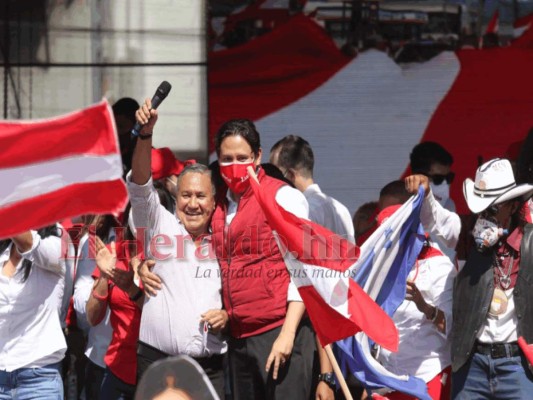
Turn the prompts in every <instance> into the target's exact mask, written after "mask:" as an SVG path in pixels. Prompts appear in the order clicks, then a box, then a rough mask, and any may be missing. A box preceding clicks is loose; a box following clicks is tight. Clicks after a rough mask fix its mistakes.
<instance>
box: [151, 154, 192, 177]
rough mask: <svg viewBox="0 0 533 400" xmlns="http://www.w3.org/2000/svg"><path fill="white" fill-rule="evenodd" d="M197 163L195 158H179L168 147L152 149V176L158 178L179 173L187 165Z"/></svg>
mask: <svg viewBox="0 0 533 400" xmlns="http://www.w3.org/2000/svg"><path fill="white" fill-rule="evenodd" d="M195 163H196V161H195V160H187V161H185V162H182V161H180V160H178V159H177V158H176V157H175V156H174V153H172V150H170V149H169V148H168V147H161V148H160V149H152V178H153V179H154V180H158V179H162V178H167V177H169V176H170V175H179V174H180V173H181V171H183V169H184V168H185V167H186V166H188V165H191V164H195Z"/></svg>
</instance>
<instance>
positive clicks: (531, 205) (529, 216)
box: [523, 200, 533, 224]
mask: <svg viewBox="0 0 533 400" xmlns="http://www.w3.org/2000/svg"><path fill="white" fill-rule="evenodd" d="M523 211H524V215H525V216H526V221H527V222H528V223H529V224H531V223H533V202H532V201H531V200H529V201H526V203H525V204H524V210H523Z"/></svg>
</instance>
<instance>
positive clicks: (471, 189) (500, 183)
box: [463, 158, 533, 214]
mask: <svg viewBox="0 0 533 400" xmlns="http://www.w3.org/2000/svg"><path fill="white" fill-rule="evenodd" d="M463 194H464V196H465V200H466V204H468V208H469V209H470V211H472V212H473V213H474V214H477V213H480V212H482V211H484V210H486V209H487V208H488V207H490V206H491V205H493V204H500V203H503V202H505V201H507V200H511V199H515V198H517V197H523V199H524V201H525V200H526V199H528V198H529V197H531V195H532V194H533V185H530V184H523V185H518V186H517V185H516V181H515V179H514V174H513V168H512V167H511V163H510V162H509V160H506V159H503V158H495V159H494V160H490V161H487V162H486V163H485V164H483V165H482V166H481V167H479V168H478V169H477V171H476V181H475V183H474V182H473V181H472V179H470V178H467V179H466V180H465V181H464V183H463Z"/></svg>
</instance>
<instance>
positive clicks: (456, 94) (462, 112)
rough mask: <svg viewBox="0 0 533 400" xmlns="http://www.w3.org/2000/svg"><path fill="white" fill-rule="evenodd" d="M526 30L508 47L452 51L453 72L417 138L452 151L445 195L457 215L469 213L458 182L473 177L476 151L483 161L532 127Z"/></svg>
mask: <svg viewBox="0 0 533 400" xmlns="http://www.w3.org/2000/svg"><path fill="white" fill-rule="evenodd" d="M532 33H533V30H531V29H530V30H529V31H528V32H526V33H525V34H524V35H523V36H522V37H521V38H520V39H519V42H518V41H515V42H513V44H512V45H511V46H509V47H502V48H493V49H487V50H478V51H472V50H460V51H458V52H457V53H456V54H457V56H458V58H459V61H460V63H461V69H460V72H459V75H458V76H457V78H456V80H455V82H454V84H453V85H452V87H451V88H450V91H449V92H448V94H447V95H446V96H445V98H444V99H443V100H442V102H441V104H440V105H439V107H438V108H437V110H436V111H435V113H434V114H433V116H432V118H431V120H430V122H429V125H428V127H427V128H426V132H425V134H424V136H423V137H422V139H421V141H434V142H437V143H439V144H441V145H442V146H444V148H446V149H447V150H448V151H449V152H450V153H451V154H453V158H454V164H453V166H452V169H453V170H454V172H455V173H456V176H455V182H456V183H454V184H452V185H451V198H452V199H454V201H455V203H456V207H457V212H458V213H460V214H467V213H469V211H468V208H467V207H466V202H465V200H464V197H463V193H462V190H463V185H462V184H461V182H463V181H464V180H465V179H466V178H468V177H470V178H474V174H475V171H476V169H477V167H478V159H477V158H478V156H480V157H482V158H483V160H485V161H487V160H490V159H492V158H496V157H501V156H502V155H503V151H504V149H506V148H507V147H508V146H509V143H512V142H516V141H519V140H522V139H524V136H525V135H526V134H527V132H528V131H529V129H530V128H531V126H533V113H531V93H533V79H529V78H528V77H529V76H530V75H531V71H532V70H533V52H532V51H530V49H529V48H520V47H527V46H526V44H527V45H531V44H533V34H532ZM480 71H482V73H480ZM517 88H520V90H517ZM486 138H490V140H487V139H486Z"/></svg>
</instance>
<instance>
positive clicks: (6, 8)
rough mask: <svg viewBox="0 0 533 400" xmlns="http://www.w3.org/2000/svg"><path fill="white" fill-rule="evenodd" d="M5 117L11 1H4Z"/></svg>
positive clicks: (7, 91) (7, 95)
mask: <svg viewBox="0 0 533 400" xmlns="http://www.w3.org/2000/svg"><path fill="white" fill-rule="evenodd" d="M4 16H5V19H4V119H7V117H8V115H7V110H8V101H9V90H8V79H9V68H10V66H9V1H4Z"/></svg>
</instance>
